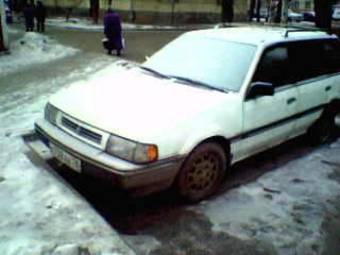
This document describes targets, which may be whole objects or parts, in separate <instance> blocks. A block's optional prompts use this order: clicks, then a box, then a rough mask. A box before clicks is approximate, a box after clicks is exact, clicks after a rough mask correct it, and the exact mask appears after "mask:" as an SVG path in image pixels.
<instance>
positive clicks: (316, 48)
mask: <svg viewBox="0 0 340 255" xmlns="http://www.w3.org/2000/svg"><path fill="white" fill-rule="evenodd" d="M339 112H340V43H339V40H338V38H337V37H336V36H333V35H329V34H326V33H324V32H320V31H306V30H303V29H294V28H270V27H269V28H268V27H263V28H255V27H250V28H224V29H210V30H201V31H194V32H188V33H185V34H183V35H181V36H180V37H179V38H177V39H175V40H174V41H172V42H171V43H169V44H168V45H166V46H165V47H164V48H162V49H161V50H159V51H158V52H156V53H155V54H154V55H153V56H152V57H151V58H150V59H148V60H147V61H146V62H145V63H143V64H141V65H130V64H128V65H120V66H118V65H117V67H116V68H114V70H113V71H112V73H111V74H110V78H107V77H106V78H105V79H104V78H98V80H97V81H93V82H89V83H86V84H82V85H79V84H75V85H74V86H70V87H69V88H67V89H64V90H62V91H60V92H59V93H57V94H56V95H54V96H53V97H52V98H51V99H50V100H49V102H48V103H47V105H46V109H45V116H44V118H43V119H40V120H38V121H36V125H35V131H36V134H37V137H39V140H38V142H40V140H41V141H43V142H44V144H46V145H47V146H48V147H49V149H50V150H51V153H52V155H53V156H55V157H56V158H57V159H58V160H59V161H61V162H63V163H65V164H66V165H68V166H69V167H70V168H71V169H73V170H76V171H78V172H82V173H85V174H86V173H87V174H92V175H96V176H98V175H99V176H104V177H107V178H109V180H110V181H111V182H112V183H113V184H114V185H116V186H118V187H121V188H123V189H125V190H127V191H130V192H135V193H139V194H149V193H152V192H155V191H160V190H162V189H166V188H168V187H170V186H175V187H176V188H177V190H178V192H179V194H180V195H182V196H183V197H184V198H186V199H188V200H190V201H198V200H201V199H203V198H206V197H207V196H209V195H211V194H212V193H213V192H214V191H216V189H217V188H218V186H219V184H220V182H221V179H222V178H223V175H224V173H225V172H226V171H228V169H229V167H230V166H231V165H232V164H234V163H235V162H237V161H240V160H242V159H244V158H246V157H249V156H251V155H253V154H255V153H258V152H260V151H263V150H266V149H268V148H270V147H273V146H275V145H278V144H280V143H282V142H284V141H287V140H288V139H291V138H293V137H296V136H298V135H301V134H304V133H308V135H309V137H310V139H311V140H313V141H314V142H325V141H327V140H328V139H329V138H330V137H331V136H332V133H333V131H334V130H335V127H336V123H335V122H336V120H335V119H336V115H337V114H338V113H339Z"/></svg>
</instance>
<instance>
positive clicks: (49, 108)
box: [45, 103, 58, 125]
mask: <svg viewBox="0 0 340 255" xmlns="http://www.w3.org/2000/svg"><path fill="white" fill-rule="evenodd" d="M57 113H58V109H57V108H55V107H54V106H53V105H51V104H50V103H47V104H46V106H45V119H46V120H47V121H48V122H50V123H52V124H53V125H56V124H57Z"/></svg>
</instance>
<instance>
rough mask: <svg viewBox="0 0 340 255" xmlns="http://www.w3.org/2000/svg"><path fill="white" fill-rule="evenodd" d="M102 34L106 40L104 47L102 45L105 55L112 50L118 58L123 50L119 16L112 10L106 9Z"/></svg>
mask: <svg viewBox="0 0 340 255" xmlns="http://www.w3.org/2000/svg"><path fill="white" fill-rule="evenodd" d="M104 34H105V36H106V38H107V41H106V45H104V47H105V48H106V49H107V53H108V54H111V53H112V51H113V50H116V51H117V56H120V54H121V50H122V49H123V42H122V39H123V38H122V25H121V19H120V16H119V14H118V13H117V12H115V11H113V10H112V9H108V10H107V12H106V14H105V16H104Z"/></svg>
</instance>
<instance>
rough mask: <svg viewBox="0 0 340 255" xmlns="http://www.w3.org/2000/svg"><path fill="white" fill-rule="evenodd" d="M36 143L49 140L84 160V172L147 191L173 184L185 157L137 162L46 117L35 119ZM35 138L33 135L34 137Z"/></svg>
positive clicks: (133, 189) (129, 188) (82, 168)
mask: <svg viewBox="0 0 340 255" xmlns="http://www.w3.org/2000/svg"><path fill="white" fill-rule="evenodd" d="M35 138H36V139H34V140H35V141H34V142H35V143H37V141H38V142H39V143H40V146H42V144H45V146H46V147H49V145H50V143H53V144H54V145H56V146H58V147H59V148H61V149H62V150H63V151H65V152H67V153H68V154H70V155H72V156H73V157H75V158H77V159H80V160H81V172H82V173H85V174H89V175H93V176H97V177H104V178H105V179H107V180H109V181H110V182H111V183H112V184H113V185H115V186H117V187H120V188H123V189H126V190H130V191H133V192H136V193H137V194H140V195H146V194H149V193H153V192H156V191H160V190H163V189H166V188H168V187H170V186H171V185H172V184H173V182H174V180H175V178H176V175H177V173H178V171H179V170H180V167H181V165H182V163H183V161H184V157H173V158H170V159H166V160H160V161H157V162H154V163H150V164H143V165H138V164H134V163H131V162H128V161H125V160H122V159H119V158H116V157H114V156H112V155H109V154H107V153H105V152H104V151H102V150H100V149H97V148H95V147H93V146H91V145H89V144H87V143H84V142H82V141H80V140H79V139H77V138H75V137H73V136H72V135H70V134H67V133H66V132H64V131H63V130H61V129H60V128H58V127H56V126H54V125H52V124H51V123H49V122H47V121H46V120H44V119H41V120H38V121H37V122H36V123H35ZM31 140H32V139H31Z"/></svg>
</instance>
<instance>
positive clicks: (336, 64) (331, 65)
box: [322, 40, 340, 74]
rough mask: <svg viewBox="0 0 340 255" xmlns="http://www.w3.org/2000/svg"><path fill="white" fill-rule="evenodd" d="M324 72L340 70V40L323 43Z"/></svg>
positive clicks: (337, 71)
mask: <svg viewBox="0 0 340 255" xmlns="http://www.w3.org/2000/svg"><path fill="white" fill-rule="evenodd" d="M323 50H324V57H323V63H322V64H323V72H324V73H329V74H332V73H339V72H340V42H339V41H338V40H332V41H326V42H324V43H323Z"/></svg>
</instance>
